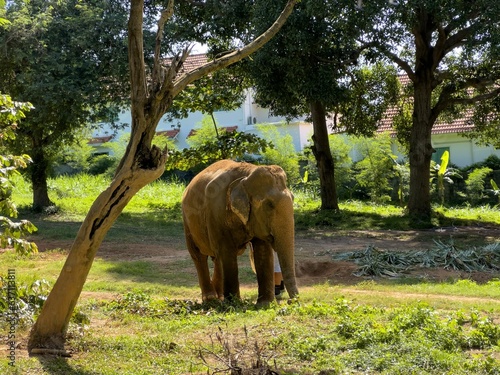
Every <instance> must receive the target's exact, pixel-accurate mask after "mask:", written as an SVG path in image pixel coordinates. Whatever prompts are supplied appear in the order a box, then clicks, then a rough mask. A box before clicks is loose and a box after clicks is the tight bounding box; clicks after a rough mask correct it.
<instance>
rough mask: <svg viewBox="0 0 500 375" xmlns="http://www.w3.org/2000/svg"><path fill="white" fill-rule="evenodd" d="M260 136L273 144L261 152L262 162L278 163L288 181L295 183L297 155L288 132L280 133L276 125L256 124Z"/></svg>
mask: <svg viewBox="0 0 500 375" xmlns="http://www.w3.org/2000/svg"><path fill="white" fill-rule="evenodd" d="M257 127H258V129H259V132H260V133H262V137H263V138H264V139H266V140H267V141H269V142H271V143H272V144H273V146H274V147H273V148H270V147H268V148H266V149H265V150H264V151H262V152H261V156H262V162H264V163H265V164H276V165H279V166H280V167H281V168H283V170H284V171H285V173H286V175H287V178H288V183H289V184H296V183H298V182H299V180H300V173H299V156H298V154H297V152H296V151H295V146H294V145H293V138H292V136H291V135H290V134H281V133H280V132H279V130H278V128H277V127H276V126H269V125H258V126H257Z"/></svg>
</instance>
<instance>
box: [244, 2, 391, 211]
mask: <svg viewBox="0 0 500 375" xmlns="http://www.w3.org/2000/svg"><path fill="white" fill-rule="evenodd" d="M260 4H261V6H260V8H259V11H258V12H256V13H255V14H254V17H255V19H258V20H266V19H267V18H268V14H269V12H270V11H272V9H273V8H274V7H275V6H276V5H275V4H273V3H272V2H261V3H260ZM354 8H355V3H353V2H351V1H345V2H343V1H337V2H325V1H318V0H302V1H301V2H300V4H299V5H298V6H297V10H296V11H295V12H294V14H293V15H292V16H291V17H290V19H289V20H288V22H287V24H286V25H285V26H284V28H283V30H282V31H281V32H280V34H279V35H278V36H277V37H276V38H274V39H273V40H272V41H271V42H270V43H268V44H267V45H266V46H265V47H264V48H262V49H261V50H259V51H258V52H257V53H256V54H255V55H254V56H252V58H251V59H250V61H249V62H248V67H249V68H248V69H249V71H250V74H251V76H252V79H253V80H254V82H255V87H256V101H257V102H258V103H259V104H261V105H262V106H265V107H268V108H270V110H271V112H272V113H274V114H277V115H284V116H287V117H288V118H294V117H299V116H303V115H306V116H308V117H309V119H310V120H312V123H313V132H314V134H313V136H312V140H313V145H312V151H313V154H314V156H315V159H316V163H317V167H318V172H319V179H320V186H321V209H338V199H337V192H336V184H335V177H334V159H333V157H332V153H331V150H330V146H329V141H328V127H327V123H335V121H333V122H332V121H330V118H329V117H331V115H332V113H336V114H341V115H342V117H343V118H344V119H347V118H349V119H350V120H349V121H347V120H346V121H345V122H344V123H343V124H342V126H344V128H345V129H346V130H347V131H348V132H351V131H352V132H355V133H359V134H370V133H373V131H374V129H375V124H376V122H377V121H378V120H379V119H380V117H381V115H382V113H383V110H378V109H377V107H376V106H374V104H376V105H378V106H379V107H378V108H380V109H383V108H385V107H384V106H387V101H386V100H385V99H386V97H387V98H388V97H389V96H387V95H385V93H386V92H387V90H386V89H385V88H386V86H385V85H384V84H382V83H385V81H384V80H381V82H377V85H376V86H375V85H371V84H369V82H371V83H373V82H374V81H375V80H373V79H371V80H370V78H369V75H370V74H371V73H369V72H368V71H367V70H366V69H362V70H357V69H355V68H354V66H355V65H356V63H357V60H358V58H359V55H360V53H361V51H362V50H363V49H364V48H366V45H363V44H361V43H357V39H359V37H360V35H361V33H362V30H363V27H362V25H361V24H359V22H356V20H355V19H354V18H353V17H350V15H352V14H354ZM260 22H263V21H260ZM256 24H257V29H256V30H257V32H258V30H259V28H258V26H259V22H258V21H256ZM378 72H379V73H380V72H382V69H381V68H380V69H378ZM393 76H394V74H393ZM378 78H380V77H378ZM360 87H362V89H360ZM375 90H378V91H377V93H376V95H374V94H373V92H375ZM393 91H394V90H393ZM370 93H371V95H372V96H377V98H376V100H373V99H371V98H370ZM355 94H356V96H355ZM363 106H364V108H363ZM367 111H368V112H370V111H371V112H372V116H368V115H367ZM356 116H357V117H356ZM334 119H335V116H334ZM360 119H362V121H360Z"/></svg>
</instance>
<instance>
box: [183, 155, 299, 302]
mask: <svg viewBox="0 0 500 375" xmlns="http://www.w3.org/2000/svg"><path fill="white" fill-rule="evenodd" d="M286 182H287V181H286V174H285V172H284V171H283V169H282V168H281V167H279V166H277V165H268V166H257V165H254V164H251V163H245V162H236V161H232V160H221V161H218V162H216V163H214V164H212V165H210V166H208V167H207V168H206V169H204V170H203V171H201V172H200V173H199V174H197V175H196V176H195V177H194V178H193V180H192V181H191V182H190V183H189V184H188V186H187V187H186V189H185V191H184V193H183V196H182V216H183V221H184V233H185V237H186V245H187V248H188V250H189V253H190V255H191V258H192V259H193V262H194V264H195V267H196V271H197V274H198V281H199V284H200V288H201V292H202V300H203V301H208V300H212V299H220V300H224V299H231V298H235V299H239V298H240V287H239V279H238V261H237V257H238V256H239V255H241V254H243V252H244V251H245V248H246V247H247V246H248V247H250V248H253V254H252V255H253V262H254V264H253V267H254V270H255V273H256V275H257V284H258V297H257V305H267V304H269V303H271V302H272V301H273V300H274V259H273V258H274V255H273V251H276V253H277V255H278V259H279V262H280V266H281V270H282V274H283V280H284V284H285V287H286V290H287V292H288V295H289V297H290V298H291V299H293V298H296V297H298V289H297V283H296V278H295V259H294V251H295V249H294V246H295V244H294V242H295V229H294V217H293V194H292V193H291V191H290V190H289V189H288V188H287V186H286ZM249 245H251V246H249ZM208 257H211V258H212V260H213V263H214V267H213V268H214V269H213V275H212V278H210V271H209V267H208Z"/></svg>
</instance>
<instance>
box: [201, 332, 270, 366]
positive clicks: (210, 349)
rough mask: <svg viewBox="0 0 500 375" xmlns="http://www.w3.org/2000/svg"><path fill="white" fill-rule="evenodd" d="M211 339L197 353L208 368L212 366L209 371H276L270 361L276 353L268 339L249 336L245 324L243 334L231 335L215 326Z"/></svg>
mask: <svg viewBox="0 0 500 375" xmlns="http://www.w3.org/2000/svg"><path fill="white" fill-rule="evenodd" d="M210 341H211V344H210V346H207V347H202V348H201V349H200V350H199V351H198V356H199V358H200V359H201V360H202V362H203V363H204V364H205V366H207V368H208V369H209V371H210V370H213V372H212V374H216V373H229V374H231V375H238V374H263V375H266V374H277V373H276V372H275V371H273V370H272V368H271V365H270V364H269V363H270V362H271V360H272V359H273V358H274V357H276V353H274V352H273V350H272V349H270V348H269V345H268V343H267V342H259V341H258V340H257V339H254V340H252V339H250V337H249V332H248V329H247V327H246V326H244V327H243V334H242V335H231V334H228V333H227V332H225V331H223V330H222V328H221V327H218V331H217V332H215V334H213V335H211V337H210ZM273 367H275V366H273ZM207 373H210V372H208V371H207Z"/></svg>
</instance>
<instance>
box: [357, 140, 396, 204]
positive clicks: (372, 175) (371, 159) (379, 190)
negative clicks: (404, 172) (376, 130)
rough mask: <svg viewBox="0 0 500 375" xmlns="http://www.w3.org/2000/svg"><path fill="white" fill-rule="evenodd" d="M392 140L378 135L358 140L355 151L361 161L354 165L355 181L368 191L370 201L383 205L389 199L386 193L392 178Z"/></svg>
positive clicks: (394, 157) (393, 157) (394, 158)
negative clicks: (360, 157) (355, 171)
mask: <svg viewBox="0 0 500 375" xmlns="http://www.w3.org/2000/svg"><path fill="white" fill-rule="evenodd" d="M391 144H392V140H391V137H390V136H389V134H380V135H377V136H375V137H374V138H358V139H357V141H356V149H357V150H358V151H359V153H360V154H361V156H362V158H363V159H362V160H361V161H359V162H357V163H356V165H355V168H356V170H357V171H358V173H356V175H355V179H356V181H357V182H358V184H359V185H360V186H361V187H364V188H366V189H367V191H368V195H369V196H370V198H371V200H372V201H374V202H376V203H384V202H387V201H389V200H390V199H391V198H390V196H389V195H388V193H389V192H390V191H391V190H392V188H391V186H390V183H389V181H390V180H391V179H392V178H393V177H394V174H395V172H394V161H395V160H396V156H395V155H394V154H393V153H392V148H391Z"/></svg>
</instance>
